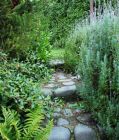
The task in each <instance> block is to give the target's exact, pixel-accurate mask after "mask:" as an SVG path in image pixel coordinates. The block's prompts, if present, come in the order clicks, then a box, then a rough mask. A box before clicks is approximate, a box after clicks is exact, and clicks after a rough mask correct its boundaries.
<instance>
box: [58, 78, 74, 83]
mask: <svg viewBox="0 0 119 140" xmlns="http://www.w3.org/2000/svg"><path fill="white" fill-rule="evenodd" d="M71 81H72V79H59V80H58V82H71Z"/></svg>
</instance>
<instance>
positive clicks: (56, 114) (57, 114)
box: [53, 112, 62, 119]
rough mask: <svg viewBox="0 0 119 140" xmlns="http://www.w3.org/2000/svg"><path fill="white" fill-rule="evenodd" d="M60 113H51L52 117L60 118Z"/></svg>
mask: <svg viewBox="0 0 119 140" xmlns="http://www.w3.org/2000/svg"><path fill="white" fill-rule="evenodd" d="M61 116H62V115H61V114H60V113H57V112H55V113H54V114H53V118H54V119H58V118H60V117H61Z"/></svg>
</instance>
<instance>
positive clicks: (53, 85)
mask: <svg viewBox="0 0 119 140" xmlns="http://www.w3.org/2000/svg"><path fill="white" fill-rule="evenodd" d="M56 86H57V85H56V84H48V85H45V86H44V87H46V88H54V87H56Z"/></svg>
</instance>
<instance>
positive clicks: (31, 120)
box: [23, 105, 44, 139]
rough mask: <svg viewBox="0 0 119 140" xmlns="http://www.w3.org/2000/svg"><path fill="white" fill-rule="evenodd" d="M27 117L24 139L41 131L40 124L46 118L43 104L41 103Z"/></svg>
mask: <svg viewBox="0 0 119 140" xmlns="http://www.w3.org/2000/svg"><path fill="white" fill-rule="evenodd" d="M27 117H28V118H27V119H26V122H25V127H24V134H23V135H24V139H26V138H32V137H33V136H34V135H35V134H36V133H38V132H39V125H40V123H41V122H42V120H43V119H44V115H43V110H42V106H41V105H39V106H38V107H36V108H35V109H33V110H31V111H30V112H29V113H28V114H27Z"/></svg>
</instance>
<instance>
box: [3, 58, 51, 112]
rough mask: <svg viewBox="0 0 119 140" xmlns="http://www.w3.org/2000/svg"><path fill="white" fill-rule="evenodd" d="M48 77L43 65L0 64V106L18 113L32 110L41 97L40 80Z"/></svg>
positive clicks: (48, 73)
mask: <svg viewBox="0 0 119 140" xmlns="http://www.w3.org/2000/svg"><path fill="white" fill-rule="evenodd" d="M4 61H5V60H4ZM49 76H50V70H48V69H47V67H46V66H45V65H44V64H40V63H36V64H33V63H29V62H26V63H19V62H13V61H12V62H10V61H8V62H7V61H5V62H0V104H1V105H3V104H4V105H5V106H9V107H11V108H14V109H16V110H17V111H18V112H24V111H25V108H34V106H36V105H37V104H38V102H39V101H40V98H41V97H42V95H41V91H40V84H41V80H42V81H43V79H44V78H48V77H49Z"/></svg>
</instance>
